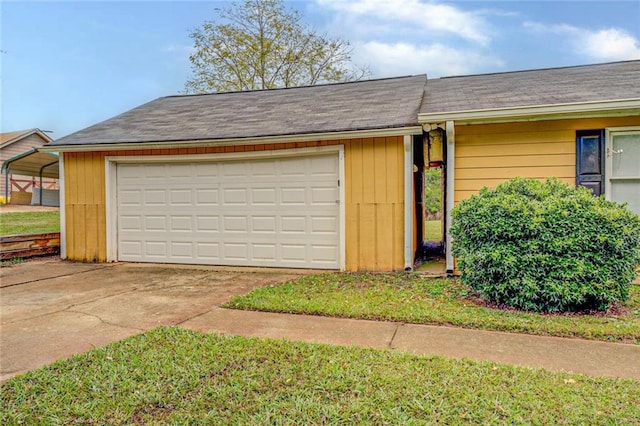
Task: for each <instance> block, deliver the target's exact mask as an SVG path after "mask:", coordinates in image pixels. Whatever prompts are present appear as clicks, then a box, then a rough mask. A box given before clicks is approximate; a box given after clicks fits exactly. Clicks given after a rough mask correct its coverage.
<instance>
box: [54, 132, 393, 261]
mask: <svg viewBox="0 0 640 426" xmlns="http://www.w3.org/2000/svg"><path fill="white" fill-rule="evenodd" d="M338 144H342V145H344V149H345V181H346V182H343V183H341V184H342V185H345V198H346V200H345V222H346V223H345V229H346V237H345V243H346V259H345V264H346V269H347V270H351V271H357V270H370V271H374V270H375V271H388V270H395V269H403V268H404V258H403V256H404V255H403V247H404V214H403V212H404V190H403V188H404V177H403V176H404V175H403V170H404V169H403V167H404V166H403V161H404V157H403V138H402V136H393V137H383V138H371V139H350V140H340V141H320V142H298V143H277V144H269V145H243V146H236V147H207V148H204V147H203V148H188V149H185V148H181V149H178V148H175V149H154V150H135V151H134V150H131V151H117V152H116V151H113V152H108V151H107V152H87V153H84V152H80V153H69V152H68V153H64V166H65V209H66V223H65V228H66V233H67V239H66V241H67V250H66V252H67V258H68V259H71V260H77V261H84V262H105V261H106V259H107V243H106V234H107V230H106V194H105V160H104V159H105V156H108V155H118V156H123V155H180V154H211V153H224V152H249V151H263V150H274V149H276V150H277V149H291V148H304V147H313V146H326V145H338Z"/></svg>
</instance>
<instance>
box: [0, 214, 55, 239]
mask: <svg viewBox="0 0 640 426" xmlns="http://www.w3.org/2000/svg"><path fill="white" fill-rule="evenodd" d="M1 211H2V210H0V212H1ZM59 231H60V212H58V211H44V212H26V213H1V214H0V235H20V234H38V233H42V232H59Z"/></svg>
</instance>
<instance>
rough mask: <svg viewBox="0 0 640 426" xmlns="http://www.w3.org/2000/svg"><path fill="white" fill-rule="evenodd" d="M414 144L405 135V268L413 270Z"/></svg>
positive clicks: (409, 136) (409, 137) (408, 136)
mask: <svg viewBox="0 0 640 426" xmlns="http://www.w3.org/2000/svg"><path fill="white" fill-rule="evenodd" d="M412 148H413V143H412V137H411V135H404V268H405V270H406V271H410V270H412V269H413V149H412Z"/></svg>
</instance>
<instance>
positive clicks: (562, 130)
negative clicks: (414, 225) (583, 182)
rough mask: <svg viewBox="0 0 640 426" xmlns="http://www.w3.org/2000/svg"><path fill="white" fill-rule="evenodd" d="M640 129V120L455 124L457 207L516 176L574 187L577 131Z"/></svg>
mask: <svg viewBox="0 0 640 426" xmlns="http://www.w3.org/2000/svg"><path fill="white" fill-rule="evenodd" d="M637 125H640V117H610V118H596V119H572V120H549V121H535V122H519V123H504V124H483V125H466V126H463V125H456V129H455V131H456V140H455V144H456V146H455V179H454V180H455V182H454V189H455V193H454V202H455V204H457V203H459V202H460V201H462V200H464V199H466V198H468V197H470V196H471V195H473V194H476V193H478V191H479V190H480V189H481V188H482V187H484V186H488V187H495V186H496V185H498V184H499V183H500V182H504V181H506V180H509V179H511V178H513V177H516V176H520V177H526V178H537V179H546V178H547V177H551V176H555V177H558V178H560V179H561V180H563V181H565V182H567V183H569V184H572V185H574V184H575V180H576V131H577V130H594V129H603V128H606V127H623V126H637Z"/></svg>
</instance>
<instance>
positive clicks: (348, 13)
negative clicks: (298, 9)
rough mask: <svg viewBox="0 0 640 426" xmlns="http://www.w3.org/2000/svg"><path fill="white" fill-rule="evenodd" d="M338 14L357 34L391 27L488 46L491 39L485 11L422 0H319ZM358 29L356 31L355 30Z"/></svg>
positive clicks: (345, 26)
mask: <svg viewBox="0 0 640 426" xmlns="http://www.w3.org/2000/svg"><path fill="white" fill-rule="evenodd" d="M316 1H317V3H318V4H319V5H320V6H321V7H324V8H328V9H331V10H333V11H335V12H336V13H337V16H338V18H337V19H339V20H341V21H342V23H343V24H345V25H342V27H343V28H348V29H349V31H351V32H354V33H359V32H360V33H362V32H369V33H371V34H375V33H379V32H380V31H382V32H385V30H387V29H389V28H390V27H391V28H393V29H394V30H395V31H396V32H402V30H403V29H404V27H413V28H412V29H414V30H415V29H419V30H420V31H422V32H424V33H428V32H437V33H444V34H453V35H456V36H458V37H461V38H463V39H465V40H468V41H472V42H475V43H479V44H481V45H486V44H487V43H489V41H490V40H491V37H490V34H489V33H490V31H489V27H488V25H487V23H486V21H485V20H484V18H483V17H482V16H481V15H483V14H484V13H485V12H486V11H485V12H481V11H479V12H478V13H472V12H466V11H463V10H461V9H458V8H456V7H454V6H451V5H448V4H442V3H436V2H424V1H421V0H395V1H389V0H316ZM354 27H355V28H354Z"/></svg>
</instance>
